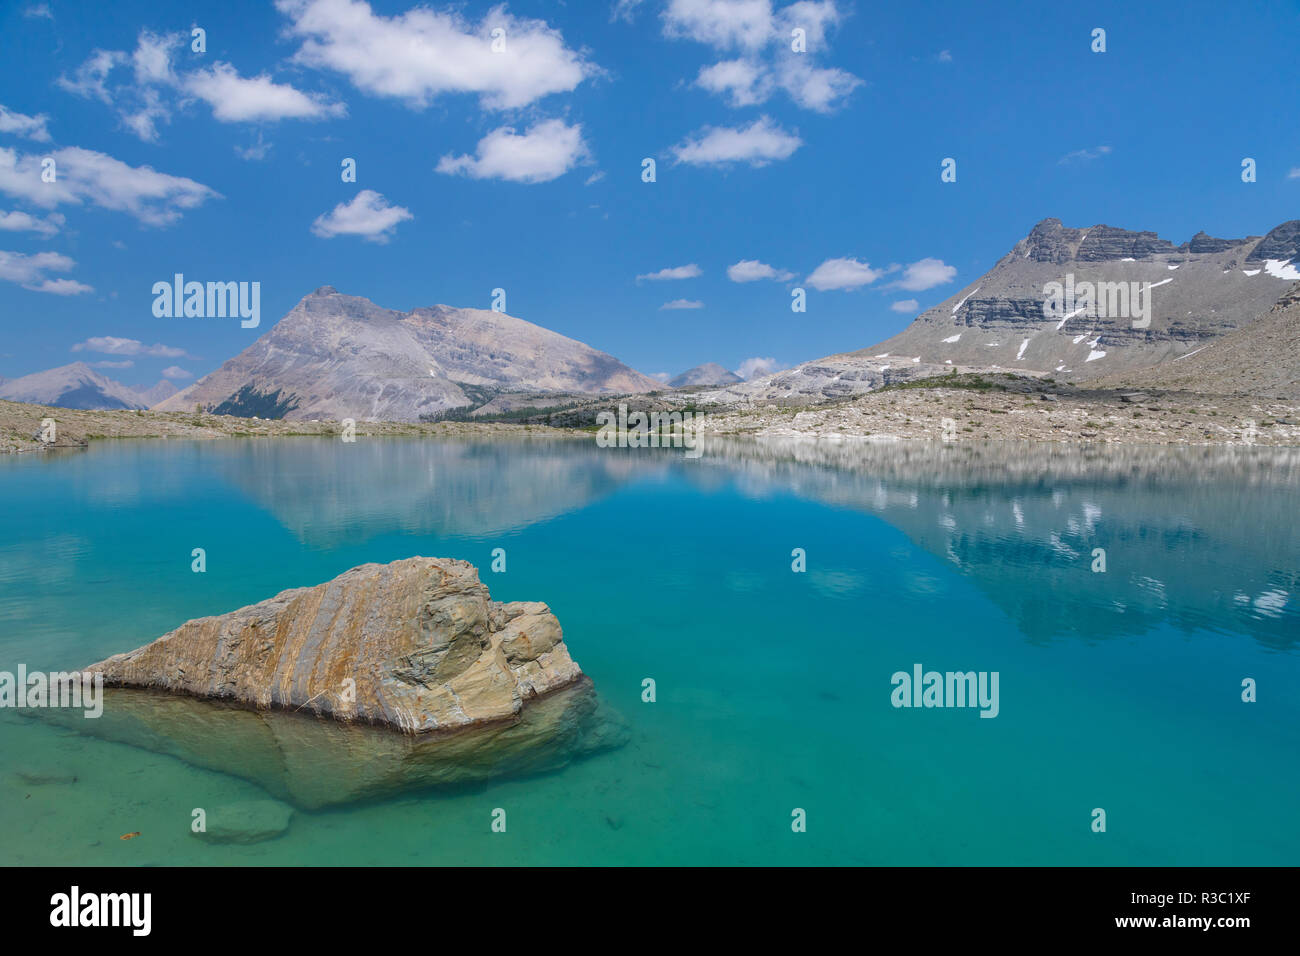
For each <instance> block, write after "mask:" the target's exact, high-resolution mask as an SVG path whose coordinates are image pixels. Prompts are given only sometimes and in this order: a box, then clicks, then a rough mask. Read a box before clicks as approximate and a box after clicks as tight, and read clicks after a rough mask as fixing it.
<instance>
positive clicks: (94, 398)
mask: <svg viewBox="0 0 1300 956" xmlns="http://www.w3.org/2000/svg"><path fill="white" fill-rule="evenodd" d="M0 398H3V399H8V400H9V401H11V402H31V403H33V404H37V405H54V406H57V407H59V408H82V409H104V408H143V407H144V402H143V401H142V400H141V398H140V396H139V395H138V394H136V392H135V391H134V390H133V389H130V388H128V387H127V386H125V385H123V384H122V383H121V382H115V381H113V380H112V379H111V378H106V377H105V376H103V375H100V374H99V373H98V372H96V371H95V370H94V369H92V368H91V367H90V366H89V365H87V364H86V363H85V362H73V363H72V364H71V365H62V366H60V367H59V368H52V369H47V370H46V371H44V372H34V373H32V374H31V375H24V376H23V377H22V378H13V379H9V380H7V381H6V382H4V383H3V385H0Z"/></svg>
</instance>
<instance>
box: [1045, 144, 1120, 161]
mask: <svg viewBox="0 0 1300 956" xmlns="http://www.w3.org/2000/svg"><path fill="white" fill-rule="evenodd" d="M1110 151H1111V150H1110V147H1109V146H1094V147H1093V148H1092V149H1076V150H1075V151H1074V152H1072V153H1066V154H1065V155H1064V156H1062V157H1061V158H1060V159H1059V160H1057V163H1058V164H1059V165H1061V166H1064V165H1067V164H1068V163H1086V162H1089V161H1091V160H1094V159H1097V158H1098V157H1101V156H1105V155H1106V154H1107V153H1109V152H1110Z"/></svg>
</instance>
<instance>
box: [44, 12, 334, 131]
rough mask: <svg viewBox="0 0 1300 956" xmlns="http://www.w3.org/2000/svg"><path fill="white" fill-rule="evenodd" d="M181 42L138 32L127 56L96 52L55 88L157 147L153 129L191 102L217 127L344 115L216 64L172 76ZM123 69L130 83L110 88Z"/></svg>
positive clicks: (175, 36)
mask: <svg viewBox="0 0 1300 956" xmlns="http://www.w3.org/2000/svg"><path fill="white" fill-rule="evenodd" d="M187 39H188V35H187V34H184V33H172V34H157V33H151V32H149V31H148V30H142V31H141V32H140V35H139V37H138V38H137V41H136V48H135V51H134V52H133V53H131V54H129V55H128V54H127V53H125V52H123V51H120V50H96V51H94V53H92V54H91V55H90V57H89V58H87V59H86V61H85V62H84V63H82V65H81V66H80V67H78V68H77V70H76V72H75V73H74V74H73V76H72V78H71V79H70V78H68V77H67V76H61V77H59V79H58V80H57V81H56V82H57V84H58V85H59V86H60V87H62V88H63V89H65V90H67V91H68V92H69V93H74V94H76V95H77V96H82V97H86V98H88V99H97V100H100V101H102V102H104V103H106V104H108V105H109V106H111V107H112V108H113V109H114V110H115V111H116V112H117V115H118V119H119V121H120V122H121V123H122V125H123V126H125V127H126V128H127V129H129V130H130V131H131V132H133V133H135V135H136V136H138V137H140V139H142V140H144V141H145V142H155V141H157V139H158V126H159V124H161V123H166V122H170V120H171V117H172V113H173V111H174V110H175V109H176V108H177V107H178V106H180V105H183V104H184V103H187V102H192V101H193V100H194V99H197V100H201V101H203V102H205V103H207V104H208V105H209V106H210V107H211V108H212V114H213V116H214V117H215V118H216V119H217V120H218V121H219V122H223V123H255V122H274V121H276V120H282V119H308V120H315V119H326V118H329V117H337V116H342V115H344V114H345V113H346V112H347V108H346V107H345V106H344V105H343V104H342V103H336V102H331V101H330V100H329V99H328V98H327V97H325V96H323V95H322V94H319V93H304V92H302V91H301V90H298V89H296V88H295V87H293V86H291V85H289V84H287V83H276V82H275V81H274V80H273V79H272V78H271V76H270V75H269V74H266V73H262V74H260V75H258V76H253V77H245V76H240V74H239V71H238V70H236V69H235V67H234V66H232V65H231V64H229V63H224V62H220V61H218V62H217V63H214V64H213V65H212V66H210V67H206V68H204V69H199V70H193V71H190V72H187V73H178V72H177V71H176V69H175V68H174V65H173V56H174V54H175V53H176V52H177V51H178V50H180V49H183V48H184V46H185V43H186V42H187ZM128 65H129V66H130V67H131V68H132V69H131V74H132V79H131V80H130V81H129V82H128V81H125V80H124V81H122V82H118V83H114V84H112V85H110V83H109V80H110V77H111V76H113V75H114V73H115V71H117V69H118V68H119V67H126V66H128Z"/></svg>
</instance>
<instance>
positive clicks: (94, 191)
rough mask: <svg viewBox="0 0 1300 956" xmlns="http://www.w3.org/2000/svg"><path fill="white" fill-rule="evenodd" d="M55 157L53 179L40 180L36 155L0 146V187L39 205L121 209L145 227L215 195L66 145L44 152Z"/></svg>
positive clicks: (182, 180)
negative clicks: (80, 205)
mask: <svg viewBox="0 0 1300 956" xmlns="http://www.w3.org/2000/svg"><path fill="white" fill-rule="evenodd" d="M48 157H49V158H51V159H53V160H54V162H55V167H54V168H55V170H56V172H57V176H56V179H55V181H54V182H52V183H47V182H42V181H41V160H42V159H43V158H44V157H41V156H36V155H28V156H22V155H19V154H18V153H17V152H15V151H14V150H11V149H3V148H0V192H3V193H7V194H8V195H10V196H15V197H18V198H20V199H23V200H25V201H27V202H30V203H32V204H33V205H36V206H40V207H42V208H44V209H52V208H54V207H55V206H58V205H60V204H61V203H74V204H82V203H90V204H92V205H95V206H99V207H100V208H102V209H111V210H114V211H117V212H125V213H128V214H130V215H131V216H134V217H135V218H136V219H138V220H139V221H140V222H142V223H144V224H145V225H147V226H165V225H167V224H169V223H173V222H175V221H176V220H178V219H180V218H181V216H182V215H183V211H184V210H186V209H193V208H195V207H196V206H199V205H202V204H203V203H204V202H206V201H207V200H208V199H212V198H220V194H219V193H217V192H216V191H215V190H213V189H210V188H209V187H207V186H204V185H203V184H202V183H196V182H195V181H194V180H192V179H186V178H184V177H183V176H169V175H168V174H166V173H160V172H157V171H156V170H154V169H153V168H152V167H149V166H128V165H127V164H126V163H124V162H122V161H121V160H117V159H114V158H113V157H112V156H108V155H105V154H104V153H97V152H95V151H93V150H89V149H82V148H81V147H79V146H69V147H67V148H65V149H58V150H55V151H54V152H52V153H50V154H48Z"/></svg>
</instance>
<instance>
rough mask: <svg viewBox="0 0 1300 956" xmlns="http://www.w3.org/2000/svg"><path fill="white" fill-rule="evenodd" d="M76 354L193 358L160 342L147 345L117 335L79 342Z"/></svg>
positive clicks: (95, 337) (75, 348)
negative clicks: (93, 353)
mask: <svg viewBox="0 0 1300 956" xmlns="http://www.w3.org/2000/svg"><path fill="white" fill-rule="evenodd" d="M72 351H74V352H99V353H101V354H103V355H145V356H148V357H150V358H193V357H194V356H192V355H189V354H188V353H186V351H185V350H184V349H178V348H175V347H174V346H171V345H163V344H162V343H161V342H158V343H156V344H154V345H145V344H144V343H143V342H141V341H140V340H139V339H123V338H118V337H117V336H115V335H97V336H93V337H91V338H88V339H86V341H84V342H78V343H77V344H76V345H74V346H73V347H72Z"/></svg>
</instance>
